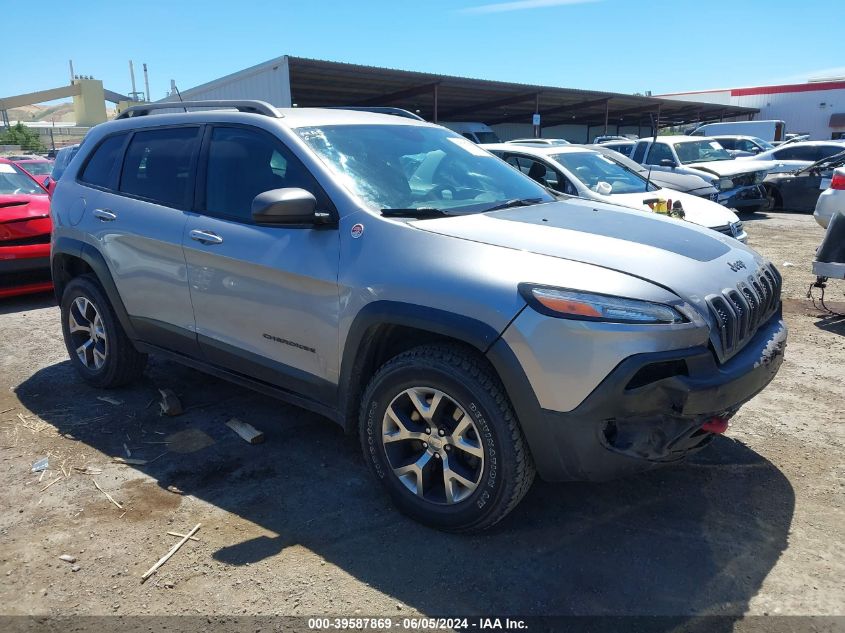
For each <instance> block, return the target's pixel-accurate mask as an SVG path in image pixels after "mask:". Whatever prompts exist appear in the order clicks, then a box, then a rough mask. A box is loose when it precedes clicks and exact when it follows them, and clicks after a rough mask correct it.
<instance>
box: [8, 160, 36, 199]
mask: <svg viewBox="0 0 845 633" xmlns="http://www.w3.org/2000/svg"><path fill="white" fill-rule="evenodd" d="M33 193H39V194H40V193H43V194H46V192H45V191H44V190H43V189H42V188H41V187H39V186H38V183H37V182H35V181H34V180H33V179H32V178H30V177H29V176H27V175H26V174H25V173H24V172H22V171H21V170H20V168H18V167H15V166H14V165H10V164H9V163H0V194H2V195H10V194H33Z"/></svg>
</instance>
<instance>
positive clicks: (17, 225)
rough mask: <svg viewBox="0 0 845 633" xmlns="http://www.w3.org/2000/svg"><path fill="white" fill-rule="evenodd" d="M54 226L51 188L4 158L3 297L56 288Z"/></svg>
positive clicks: (0, 217)
mask: <svg viewBox="0 0 845 633" xmlns="http://www.w3.org/2000/svg"><path fill="white" fill-rule="evenodd" d="M52 227H53V224H52V221H51V220H50V199H49V197H48V196H47V190H46V189H44V187H42V186H41V185H40V184H39V183H38V182H37V181H36V180H35V179H33V177H32V176H30V175H29V174H28V173H26V172H25V171H24V170H23V169H21V168H20V167H18V166H17V165H16V164H15V163H13V162H12V161H10V160H6V159H4V158H0V298H3V297H11V296H15V295H22V294H29V293H33V292H44V291H47V290H50V289H51V288H52V287H53V282H52V281H51V279H50V231H51V229H52Z"/></svg>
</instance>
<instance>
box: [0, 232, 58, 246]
mask: <svg viewBox="0 0 845 633" xmlns="http://www.w3.org/2000/svg"><path fill="white" fill-rule="evenodd" d="M49 243H50V234H49V233H43V234H41V235H31V236H29V237H18V238H14V239H11V240H0V246H32V245H33V244H49Z"/></svg>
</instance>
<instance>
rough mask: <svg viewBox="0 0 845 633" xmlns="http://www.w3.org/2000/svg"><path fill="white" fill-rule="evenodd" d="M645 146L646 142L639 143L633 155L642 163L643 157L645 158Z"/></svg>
mask: <svg viewBox="0 0 845 633" xmlns="http://www.w3.org/2000/svg"><path fill="white" fill-rule="evenodd" d="M645 146H646V143H637V146H636V148H635V149H634V154H633V156H632V157H631V158H632V159H633V160H634V161H636V162H638V163H640V164H642V162H643V159H644V158H645Z"/></svg>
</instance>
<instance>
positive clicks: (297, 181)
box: [205, 127, 332, 222]
mask: <svg viewBox="0 0 845 633" xmlns="http://www.w3.org/2000/svg"><path fill="white" fill-rule="evenodd" d="M287 187H298V188H300V189H305V190H306V191H310V192H311V193H312V194H314V197H315V198H316V199H317V208H318V209H320V210H323V211H325V210H328V209H330V208H332V206H331V203H330V202H329V201H328V197H327V196H326V194H325V193H324V192H323V190H322V188H321V187H320V186H319V185H318V184H317V181H316V180H314V177H313V176H312V175H311V174H310V172H309V171H308V170H307V169H306V168H305V166H304V165H303V164H302V163H301V162H300V161H299V159H297V158H296V157H295V156H294V155H293V154H292V153H291V152H290V151H289V150H288V149H287V148H286V147H285V146H284V145H282V143H281V142H280V141H278V140H276V139H274V138H273V137H272V136H270V135H269V134H267V133H264V132H261V131H258V130H251V129H248V128H240V127H237V128H236V127H231V128H230V127H217V128H214V130H213V132H212V134H211V143H210V145H209V148H208V170H207V175H206V187H205V209H206V211H207V212H208V213H209V214H210V215H218V216H222V217H227V218H231V219H233V220H238V221H241V222H251V221H252V199H253V198H255V196H257V195H258V194H259V193H262V192H264V191H270V190H271V189H284V188H287Z"/></svg>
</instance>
